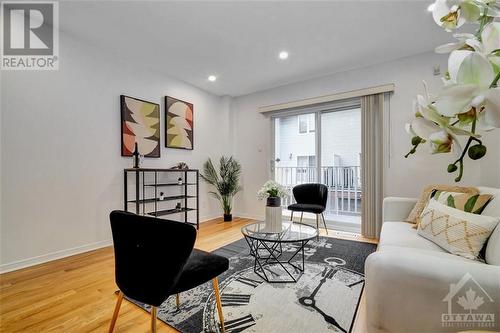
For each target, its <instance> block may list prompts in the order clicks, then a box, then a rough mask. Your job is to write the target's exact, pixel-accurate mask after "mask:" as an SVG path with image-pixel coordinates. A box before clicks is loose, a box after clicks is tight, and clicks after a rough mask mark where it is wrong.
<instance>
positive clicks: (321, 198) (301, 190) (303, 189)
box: [288, 183, 328, 235]
mask: <svg viewBox="0 0 500 333" xmlns="http://www.w3.org/2000/svg"><path fill="white" fill-rule="evenodd" d="M292 191H293V196H294V198H295V202H296V203H294V204H291V205H289V206H288V209H289V210H291V211H292V214H291V216H290V221H291V220H293V212H301V214H300V222H302V217H303V216H304V212H306V213H313V214H316V229H318V233H319V215H321V217H322V218H323V225H324V226H325V230H326V234H327V235H328V228H327V227H326V222H325V216H324V215H323V212H324V211H325V209H326V202H327V200H328V187H326V185H324V184H314V183H312V184H300V185H297V186H295V187H294V188H293V190H292Z"/></svg>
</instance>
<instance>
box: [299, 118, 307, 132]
mask: <svg viewBox="0 0 500 333" xmlns="http://www.w3.org/2000/svg"><path fill="white" fill-rule="evenodd" d="M299 133H307V115H300V116H299Z"/></svg>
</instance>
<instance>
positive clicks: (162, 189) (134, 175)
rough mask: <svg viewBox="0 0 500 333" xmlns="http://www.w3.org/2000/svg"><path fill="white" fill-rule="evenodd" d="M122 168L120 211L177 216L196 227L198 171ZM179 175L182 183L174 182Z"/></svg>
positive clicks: (169, 216)
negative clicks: (122, 188) (121, 206)
mask: <svg viewBox="0 0 500 333" xmlns="http://www.w3.org/2000/svg"><path fill="white" fill-rule="evenodd" d="M123 171H124V172H123V187H124V210H126V211H130V212H133V213H136V214H138V215H150V216H154V217H163V216H168V218H169V219H170V220H172V219H175V217H176V216H177V217H178V218H177V220H178V221H180V222H185V223H189V224H192V225H194V226H196V228H197V229H198V228H199V226H200V214H199V191H200V187H199V171H198V170H196V169H184V170H178V169H162V168H129V169H124V170H123ZM179 176H182V179H183V182H178V178H179ZM129 191H130V192H129ZM174 214H177V215H174Z"/></svg>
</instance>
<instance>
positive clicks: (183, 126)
mask: <svg viewBox="0 0 500 333" xmlns="http://www.w3.org/2000/svg"><path fill="white" fill-rule="evenodd" d="M165 110H166V117H165V129H166V132H167V135H166V136H165V145H166V146H167V147H168V148H179V149H193V122H194V119H193V104H191V103H188V102H184V101H181V100H179V99H176V98H173V97H169V96H166V97H165Z"/></svg>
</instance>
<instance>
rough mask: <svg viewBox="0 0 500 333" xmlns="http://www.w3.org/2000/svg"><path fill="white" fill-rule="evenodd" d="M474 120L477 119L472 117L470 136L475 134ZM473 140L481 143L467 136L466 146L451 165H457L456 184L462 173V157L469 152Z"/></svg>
mask: <svg viewBox="0 0 500 333" xmlns="http://www.w3.org/2000/svg"><path fill="white" fill-rule="evenodd" d="M476 119H477V118H476V117H474V120H473V121H472V126H471V132H472V134H475V132H476ZM474 140H476V141H477V142H479V143H481V141H480V140H479V139H476V138H475V137H473V136H469V140H467V144H466V145H465V148H464V150H463V151H462V154H461V155H460V157H459V158H458V159H457V160H456V161H455V163H453V164H457V163H458V176H457V178H455V181H456V182H459V181H460V180H461V179H462V175H463V173H464V157H465V154H466V153H467V151H468V150H469V146H470V144H471V143H472V141H474Z"/></svg>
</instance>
